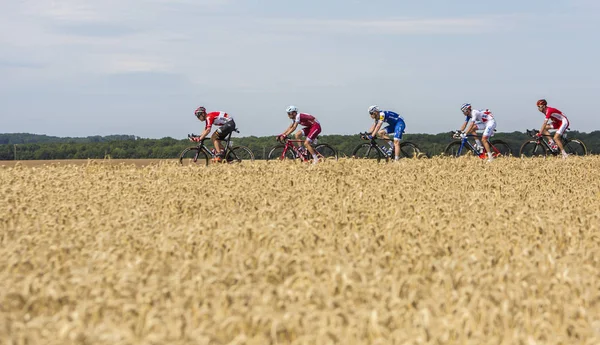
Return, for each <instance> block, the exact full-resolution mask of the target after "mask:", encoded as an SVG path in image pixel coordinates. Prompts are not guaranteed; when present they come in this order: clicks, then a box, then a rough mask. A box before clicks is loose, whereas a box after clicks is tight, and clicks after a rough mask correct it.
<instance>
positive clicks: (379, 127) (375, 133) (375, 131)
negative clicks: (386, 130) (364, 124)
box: [371, 120, 383, 138]
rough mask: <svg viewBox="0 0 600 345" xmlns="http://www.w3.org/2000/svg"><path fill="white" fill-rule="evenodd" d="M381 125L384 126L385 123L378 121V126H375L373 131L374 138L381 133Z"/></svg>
mask: <svg viewBox="0 0 600 345" xmlns="http://www.w3.org/2000/svg"><path fill="white" fill-rule="evenodd" d="M381 125H383V121H381V120H380V121H377V123H376V124H374V125H373V126H375V128H374V129H373V130H372V131H371V136H372V137H373V138H374V137H376V136H377V133H379V130H380V129H381Z"/></svg>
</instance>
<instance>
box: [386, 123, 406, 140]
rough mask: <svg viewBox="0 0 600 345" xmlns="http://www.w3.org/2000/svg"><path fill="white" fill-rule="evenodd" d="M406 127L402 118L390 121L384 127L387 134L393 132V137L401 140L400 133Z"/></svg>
mask: <svg viewBox="0 0 600 345" xmlns="http://www.w3.org/2000/svg"><path fill="white" fill-rule="evenodd" d="M405 129H406V124H405V123H404V121H402V120H398V121H397V122H396V123H395V124H393V123H390V124H389V125H388V126H387V127H385V131H386V132H387V133H388V134H391V133H394V139H397V140H401V139H402V133H404V130H405Z"/></svg>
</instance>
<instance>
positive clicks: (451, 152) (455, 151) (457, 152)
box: [444, 140, 471, 157]
mask: <svg viewBox="0 0 600 345" xmlns="http://www.w3.org/2000/svg"><path fill="white" fill-rule="evenodd" d="M469 152H471V151H470V149H469V146H467V145H464V146H463V147H462V148H461V141H460V140H457V141H453V142H451V143H450V144H448V146H446V149H444V155H446V156H450V157H460V156H464V155H466V154H467V153H469Z"/></svg>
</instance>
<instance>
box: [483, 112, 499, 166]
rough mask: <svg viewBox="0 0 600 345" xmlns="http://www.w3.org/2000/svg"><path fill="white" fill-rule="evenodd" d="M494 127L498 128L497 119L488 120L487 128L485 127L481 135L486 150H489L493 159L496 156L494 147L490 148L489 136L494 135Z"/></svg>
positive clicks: (490, 158) (490, 157)
mask: <svg viewBox="0 0 600 345" xmlns="http://www.w3.org/2000/svg"><path fill="white" fill-rule="evenodd" d="M494 129H496V121H495V120H491V121H488V122H487V123H486V125H485V128H484V129H483V134H482V135H481V141H482V142H483V147H485V150H486V151H487V155H488V159H489V160H492V159H493V158H494V157H493V152H492V149H491V148H490V142H489V138H490V137H491V136H492V135H494Z"/></svg>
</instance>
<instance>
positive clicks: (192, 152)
mask: <svg viewBox="0 0 600 345" xmlns="http://www.w3.org/2000/svg"><path fill="white" fill-rule="evenodd" d="M179 164H181V165H197V166H201V165H204V166H207V165H208V155H207V154H206V152H204V150H202V149H200V148H198V147H188V148H187V149H185V150H183V152H181V154H180V155H179Z"/></svg>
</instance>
